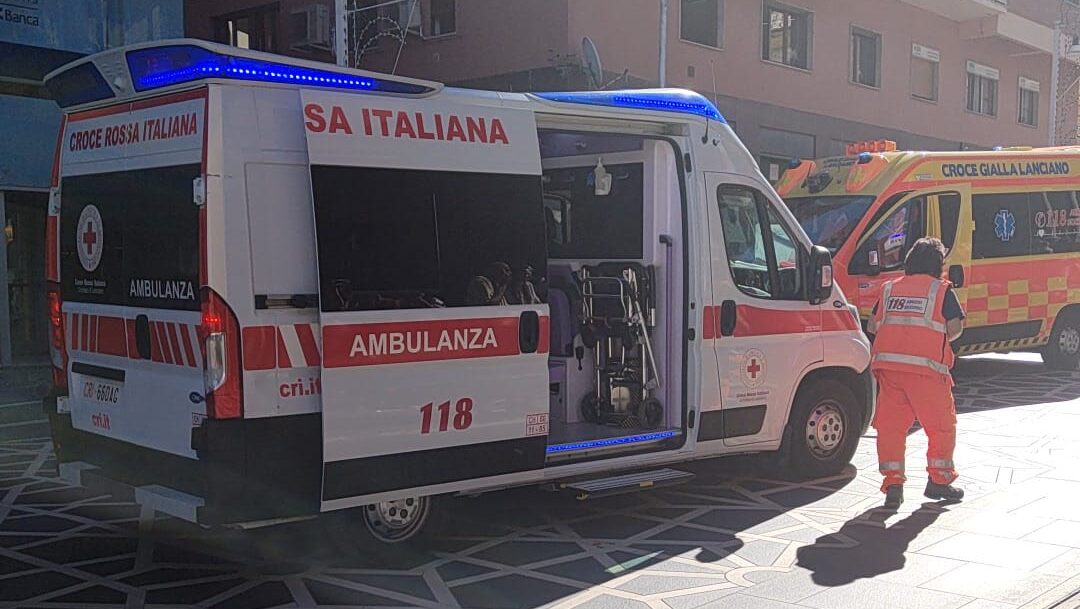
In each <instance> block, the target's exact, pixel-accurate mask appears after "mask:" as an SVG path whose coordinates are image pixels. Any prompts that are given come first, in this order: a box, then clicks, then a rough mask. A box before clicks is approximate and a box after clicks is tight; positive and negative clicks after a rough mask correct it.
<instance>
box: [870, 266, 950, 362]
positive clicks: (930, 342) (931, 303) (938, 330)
mask: <svg viewBox="0 0 1080 609" xmlns="http://www.w3.org/2000/svg"><path fill="white" fill-rule="evenodd" d="M949 286H950V284H949V282H947V281H942V280H940V279H934V278H933V277H930V276H929V275H905V276H904V277H901V278H900V279H896V280H894V281H890V282H888V283H886V284H885V286H884V288H883V289H882V291H881V300H880V301H878V307H877V313H876V314H875V319H876V320H877V324H878V330H877V336H875V337H874V346H873V351H872V352H871V359H870V368H871V370H874V371H877V370H899V371H902V372H915V373H919V374H927V375H942V376H946V377H948V376H949V369H950V368H952V365H953V362H954V360H955V359H956V356H955V355H954V354H953V350H952V347H951V346H950V345H949V340H948V333H947V332H946V330H945V316H944V315H943V314H942V311H941V305H942V303H943V302H944V300H945V293H946V292H947V291H948V288H949Z"/></svg>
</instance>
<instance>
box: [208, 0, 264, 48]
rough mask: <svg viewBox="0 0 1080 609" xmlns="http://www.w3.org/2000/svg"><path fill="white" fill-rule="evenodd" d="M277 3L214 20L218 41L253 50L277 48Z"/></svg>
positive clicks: (215, 34) (215, 35)
mask: <svg viewBox="0 0 1080 609" xmlns="http://www.w3.org/2000/svg"><path fill="white" fill-rule="evenodd" d="M277 17H278V11H277V5H276V4H273V5H269V6H262V7H259V8H255V9H252V10H249V11H244V12H243V13H234V14H232V15H227V16H224V17H219V18H217V19H215V20H214V38H215V40H217V41H218V42H221V43H224V44H229V45H232V46H234V47H239V48H241V49H251V50H253V51H270V52H274V51H276V50H277V38H278V33H277Z"/></svg>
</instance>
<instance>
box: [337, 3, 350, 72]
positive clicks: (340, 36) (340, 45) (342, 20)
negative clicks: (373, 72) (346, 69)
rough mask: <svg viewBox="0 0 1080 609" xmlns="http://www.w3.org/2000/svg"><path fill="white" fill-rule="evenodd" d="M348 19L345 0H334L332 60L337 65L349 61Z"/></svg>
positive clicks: (346, 63) (343, 64) (345, 63)
mask: <svg viewBox="0 0 1080 609" xmlns="http://www.w3.org/2000/svg"><path fill="white" fill-rule="evenodd" d="M348 49H349V20H348V18H347V15H346V14H345V0H334V61H336V62H337V65H339V66H345V65H348V63H349V50H348Z"/></svg>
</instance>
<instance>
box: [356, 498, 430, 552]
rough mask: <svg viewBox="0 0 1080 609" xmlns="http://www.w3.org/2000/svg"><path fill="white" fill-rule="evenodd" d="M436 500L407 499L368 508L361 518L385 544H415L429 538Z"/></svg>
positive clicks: (364, 509) (364, 508)
mask: <svg viewBox="0 0 1080 609" xmlns="http://www.w3.org/2000/svg"><path fill="white" fill-rule="evenodd" d="M434 499H435V498H434V497H406V498H404V499H398V500H396V501H384V502H382V503H378V504H372V505H365V506H363V507H361V508H359V510H357V512H358V514H357V515H358V517H359V519H360V522H361V523H362V524H363V526H364V529H365V530H366V531H367V534H368V535H369V536H370V537H371V538H372V539H373V540H375V541H377V542H379V543H380V544H385V545H399V544H411V543H416V542H420V541H423V540H425V539H426V537H427V535H428V534H430V529H427V528H426V525H427V524H429V521H430V520H432V518H431V516H432V505H433V503H435V501H434Z"/></svg>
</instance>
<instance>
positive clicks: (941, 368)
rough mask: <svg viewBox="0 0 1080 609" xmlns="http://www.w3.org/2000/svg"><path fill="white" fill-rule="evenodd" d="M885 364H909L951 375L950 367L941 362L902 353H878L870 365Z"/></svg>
mask: <svg viewBox="0 0 1080 609" xmlns="http://www.w3.org/2000/svg"><path fill="white" fill-rule="evenodd" d="M874 362H885V363H893V364H907V365H909V366H921V367H924V368H929V369H931V370H933V371H934V372H938V373H940V374H946V375H947V374H949V367H948V366H946V365H945V364H942V363H941V362H935V361H934V360H932V359H930V358H928V357H919V356H917V355H904V354H900V353H877V354H875V355H874V357H873V358H872V359H871V360H870V363H871V364H873V363H874Z"/></svg>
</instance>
